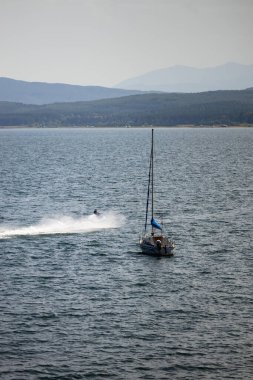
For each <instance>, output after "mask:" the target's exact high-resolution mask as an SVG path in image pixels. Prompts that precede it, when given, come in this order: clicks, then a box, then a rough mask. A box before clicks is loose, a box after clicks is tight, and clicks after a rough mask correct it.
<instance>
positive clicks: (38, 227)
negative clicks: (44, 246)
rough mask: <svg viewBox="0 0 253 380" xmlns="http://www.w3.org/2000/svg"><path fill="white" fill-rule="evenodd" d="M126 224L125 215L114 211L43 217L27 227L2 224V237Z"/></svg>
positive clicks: (81, 230) (86, 229) (63, 232)
mask: <svg viewBox="0 0 253 380" xmlns="http://www.w3.org/2000/svg"><path fill="white" fill-rule="evenodd" d="M123 224H124V217H123V216H122V215H120V214H117V213H114V212H107V213H105V214H103V215H99V216H96V215H94V214H92V215H88V216H84V217H79V218H75V217H71V216H60V217H53V218H52V217H51V218H43V219H41V221H40V222H39V223H37V224H33V225H31V226H26V227H22V226H20V227H17V226H16V227H10V226H8V227H7V226H3V225H0V239H5V238H9V237H12V236H35V235H54V234H76V233H86V232H92V231H99V230H104V229H111V228H119V227H121V226H122V225H123Z"/></svg>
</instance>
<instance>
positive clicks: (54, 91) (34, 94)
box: [0, 78, 143, 105]
mask: <svg viewBox="0 0 253 380" xmlns="http://www.w3.org/2000/svg"><path fill="white" fill-rule="evenodd" d="M141 93H143V92H140V91H136V90H122V89H118V88H108V87H101V86H79V85H71V84H63V83H43V82H26V81H20V80H16V79H11V78H0V101H9V102H18V103H25V104H37V105H40V104H50V103H58V102H76V101H91V100H98V99H110V98H117V97H121V96H128V95H135V94H141Z"/></svg>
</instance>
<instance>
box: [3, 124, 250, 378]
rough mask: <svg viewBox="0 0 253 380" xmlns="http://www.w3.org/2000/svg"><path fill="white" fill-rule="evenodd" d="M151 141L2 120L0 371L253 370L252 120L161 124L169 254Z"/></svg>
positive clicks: (151, 374)
mask: <svg viewBox="0 0 253 380" xmlns="http://www.w3.org/2000/svg"><path fill="white" fill-rule="evenodd" d="M150 139H151V130H150V129H120V130H118V129H30V130H29V129H20V130H17V129H13V130H5V129H2V130H0V182H1V186H0V378H1V380H2V379H4V380H6V379H8V380H14V379H19V380H30V379H36V380H37V379H39V380H45V379H59V380H60V379H66V380H67V379H68V380H69V379H97V380H100V379H102V378H106V379H117V380H118V379H119V380H120V379H129V380H130V379H131V380H133V379H134V380H135V379H159V380H160V379H166V380H167V379H194V380H195V379H237V380H238V379H251V378H252V371H253V367H252V355H253V352H252V205H253V201H252V194H253V182H252V178H253V175H252V169H253V165H252V164H253V162H252V161H253V160H252V151H253V149H252V147H253V130H250V129H243V128H240V129H239V128H238V129H237V128H233V129H176V128H169V129H156V130H155V152H156V162H155V184H156V185H155V186H156V197H155V202H156V203H155V204H156V210H157V213H158V215H160V214H162V216H163V222H164V225H165V226H166V229H167V231H168V232H169V236H170V237H171V238H173V239H174V240H175V242H176V249H175V256H174V257H173V258H162V259H157V258H153V257H148V256H144V255H142V254H140V251H139V247H138V238H139V233H140V232H141V230H142V229H143V225H144V221H145V203H146V192H147V182H148V178H147V176H148V166H149V162H148V161H149V154H150ZM95 208H97V209H98V210H99V211H101V212H102V213H103V216H102V218H100V219H96V217H95V216H93V215H92V213H93V210H94V209H95ZM158 219H159V218H158Z"/></svg>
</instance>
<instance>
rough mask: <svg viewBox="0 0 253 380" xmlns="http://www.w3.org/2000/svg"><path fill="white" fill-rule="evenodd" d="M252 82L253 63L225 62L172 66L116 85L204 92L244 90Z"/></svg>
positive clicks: (140, 88)
mask: <svg viewBox="0 0 253 380" xmlns="http://www.w3.org/2000/svg"><path fill="white" fill-rule="evenodd" d="M252 86H253V65H241V64H238V63H226V64H224V65H220V66H217V67H208V68H201V69H199V68H194V67H188V66H172V67H168V68H165V69H160V70H155V71H151V72H148V73H147V74H144V75H140V76H137V77H134V78H130V79H127V80H124V81H122V82H120V83H118V84H117V85H116V87H117V88H124V89H128V90H130V89H135V90H141V91H164V92H204V91H216V90H243V89H246V88H248V87H252Z"/></svg>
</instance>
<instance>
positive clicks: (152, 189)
mask: <svg viewBox="0 0 253 380" xmlns="http://www.w3.org/2000/svg"><path fill="white" fill-rule="evenodd" d="M151 162H152V174H151V176H152V177H151V178H152V180H151V192H152V198H151V199H152V219H153V218H154V129H153V128H152V147H151Z"/></svg>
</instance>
